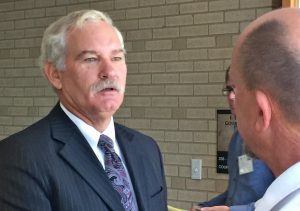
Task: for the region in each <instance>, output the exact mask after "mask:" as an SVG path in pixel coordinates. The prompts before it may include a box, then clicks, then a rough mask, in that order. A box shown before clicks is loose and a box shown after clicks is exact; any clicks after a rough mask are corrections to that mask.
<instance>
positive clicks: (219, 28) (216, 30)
mask: <svg viewBox="0 0 300 211" xmlns="http://www.w3.org/2000/svg"><path fill="white" fill-rule="evenodd" d="M238 32H239V24H238V23H221V24H214V25H210V26H209V34H227V33H238Z"/></svg>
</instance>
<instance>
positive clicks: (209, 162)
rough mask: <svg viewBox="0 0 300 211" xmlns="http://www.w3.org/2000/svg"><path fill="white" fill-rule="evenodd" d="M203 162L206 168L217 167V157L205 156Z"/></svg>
mask: <svg viewBox="0 0 300 211" xmlns="http://www.w3.org/2000/svg"><path fill="white" fill-rule="evenodd" d="M202 161H203V163H202V164H203V166H204V167H216V163H217V161H216V156H203V160H202Z"/></svg>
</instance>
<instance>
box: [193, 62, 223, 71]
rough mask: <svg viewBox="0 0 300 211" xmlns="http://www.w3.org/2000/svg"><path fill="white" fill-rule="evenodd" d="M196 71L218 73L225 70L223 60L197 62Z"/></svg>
mask: <svg viewBox="0 0 300 211" xmlns="http://www.w3.org/2000/svg"><path fill="white" fill-rule="evenodd" d="M194 68H195V71H205V72H206V71H217V70H223V69H224V68H223V60H221V59H220V60H208V61H196V62H195V67H194Z"/></svg>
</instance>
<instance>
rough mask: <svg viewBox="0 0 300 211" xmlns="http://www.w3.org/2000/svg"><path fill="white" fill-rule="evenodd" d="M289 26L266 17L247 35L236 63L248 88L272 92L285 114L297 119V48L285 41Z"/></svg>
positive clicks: (299, 112) (299, 102) (299, 93)
mask: <svg viewBox="0 0 300 211" xmlns="http://www.w3.org/2000/svg"><path fill="white" fill-rule="evenodd" d="M289 30H290V29H289V28H288V27H287V26H286V25H284V24H283V23H282V22H279V21H278V20H269V21H266V22H265V23H263V24H261V25H259V26H258V27H257V28H255V29H254V30H253V31H252V32H250V33H249V34H248V35H246V38H245V40H244V42H243V43H242V44H241V48H240V53H239V55H240V56H239V58H238V62H239V64H240V69H241V74H242V77H243V79H244V81H245V83H246V87H247V88H248V89H250V90H254V89H262V90H263V91H266V92H267V93H269V94H270V95H271V97H272V98H273V99H274V100H276V102H277V104H278V105H279V106H280V109H281V111H282V112H283V114H284V115H285V117H286V118H287V119H288V120H290V121H292V122H300V106H299V105H300V59H299V58H300V49H297V47H295V46H292V45H291V44H290V43H288V40H289V39H290V38H289V37H288V36H289V35H290V34H289Z"/></svg>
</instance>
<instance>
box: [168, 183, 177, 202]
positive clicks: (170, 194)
mask: <svg viewBox="0 0 300 211" xmlns="http://www.w3.org/2000/svg"><path fill="white" fill-rule="evenodd" d="M170 183H171V179H170ZM170 187H171V185H170ZM177 198H178V191H177V190H172V189H171V188H168V199H174V200H176V199H177Z"/></svg>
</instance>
